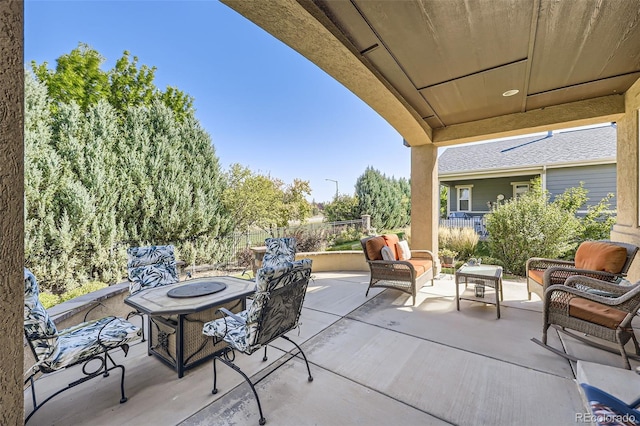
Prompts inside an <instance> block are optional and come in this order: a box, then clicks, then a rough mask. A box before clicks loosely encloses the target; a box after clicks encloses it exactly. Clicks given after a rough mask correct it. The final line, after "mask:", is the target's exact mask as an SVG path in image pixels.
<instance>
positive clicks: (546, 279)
mask: <svg viewBox="0 0 640 426" xmlns="http://www.w3.org/2000/svg"><path fill="white" fill-rule="evenodd" d="M598 244H600V245H604V246H605V247H606V246H617V247H622V248H624V249H625V250H626V257H625V258H624V259H623V262H624V263H623V264H622V262H620V263H619V265H618V267H614V269H611V268H609V269H610V271H606V270H605V271H603V270H593V269H587V268H583V267H581V266H582V265H583V264H585V262H581V261H580V260H581V259H580V258H579V254H580V253H581V249H582V251H583V252H585V250H584V249H585V248H588V246H594V245H598ZM637 252H638V247H637V246H635V245H633V244H627V243H621V242H618V241H609V240H601V241H585V242H583V243H582V244H581V245H580V247H579V248H578V251H577V252H576V259H577V261H578V263H577V265H576V261H570V260H560V259H544V258H540V257H532V258H531V259H529V260H528V261H527V264H526V271H527V293H528V296H529V300H531V293H535V294H537V295H538V296H539V297H540V299H543V298H544V291H545V289H546V288H548V287H549V286H551V285H554V284H562V283H564V282H565V280H566V279H567V278H568V277H570V276H573V275H584V276H588V277H592V278H595V279H598V280H602V281H608V282H618V281H620V280H621V279H622V278H624V277H625V276H626V275H627V271H628V270H629V267H630V266H631V263H632V262H633V259H634V258H635V256H636V253H637ZM601 260H602V262H606V261H607V259H601ZM587 264H588V263H587ZM620 265H621V266H620ZM618 268H620V269H618Z"/></svg>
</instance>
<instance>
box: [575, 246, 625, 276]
mask: <svg viewBox="0 0 640 426" xmlns="http://www.w3.org/2000/svg"><path fill="white" fill-rule="evenodd" d="M626 261H627V249H625V248H624V247H621V246H617V245H615V244H609V243H605V242H602V241H585V242H584V243H582V244H580V247H578V251H576V260H575V263H576V268H578V269H589V270H591V271H606V272H610V273H612V274H618V273H620V271H622V268H623V267H624V264H625V262H626Z"/></svg>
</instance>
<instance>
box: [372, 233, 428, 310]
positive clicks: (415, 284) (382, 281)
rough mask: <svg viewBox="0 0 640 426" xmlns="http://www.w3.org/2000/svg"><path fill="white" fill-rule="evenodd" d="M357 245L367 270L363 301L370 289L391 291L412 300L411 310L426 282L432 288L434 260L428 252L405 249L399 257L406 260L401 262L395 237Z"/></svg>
mask: <svg viewBox="0 0 640 426" xmlns="http://www.w3.org/2000/svg"><path fill="white" fill-rule="evenodd" d="M360 244H361V245H362V250H363V251H364V256H365V258H366V260H367V263H368V264H369V269H370V270H371V280H370V281H369V287H368V288H367V292H366V294H365V297H366V296H368V295H369V290H371V288H373V287H386V288H394V289H396V290H400V291H403V292H405V293H409V294H410V295H411V296H413V305H414V306H415V304H416V294H417V293H418V290H419V289H420V288H421V287H422V286H423V285H425V284H426V283H427V282H429V281H431V285H433V279H434V265H433V259H434V256H433V253H431V252H430V251H429V250H406V249H405V250H404V252H403V255H404V256H403V257H404V258H406V260H401V259H400V257H401V256H400V254H399V253H400V252H401V250H399V249H398V247H399V246H400V239H399V238H398V236H397V235H395V234H387V235H383V236H378V237H367V238H363V239H362V240H360ZM406 247H407V248H408V244H407V245H406ZM383 249H384V251H386V252H387V253H388V254H387V255H386V256H387V257H388V260H385V259H384V258H383V253H382V252H383Z"/></svg>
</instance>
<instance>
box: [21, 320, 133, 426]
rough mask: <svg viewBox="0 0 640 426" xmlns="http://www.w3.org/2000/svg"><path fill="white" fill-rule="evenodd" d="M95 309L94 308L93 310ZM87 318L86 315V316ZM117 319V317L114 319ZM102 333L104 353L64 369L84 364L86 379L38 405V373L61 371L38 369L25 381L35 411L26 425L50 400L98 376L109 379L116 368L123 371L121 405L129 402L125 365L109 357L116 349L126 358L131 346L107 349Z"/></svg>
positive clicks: (81, 379) (30, 345)
mask: <svg viewBox="0 0 640 426" xmlns="http://www.w3.org/2000/svg"><path fill="white" fill-rule="evenodd" d="M92 309H93V308H92ZM85 318H86V315H85ZM114 319H115V317H114ZM106 326H107V324H105V325H103V326H102V328H101V330H102V329H104V328H105V327H106ZM25 339H26V340H27V342H28V343H29V347H30V348H31V352H32V353H33V356H34V357H35V359H38V356H37V354H36V351H35V348H34V347H33V345H32V343H31V341H30V340H29V339H28V338H27V335H26V333H25ZM99 340H100V332H99V333H98V343H99V344H100V345H101V346H102V347H103V348H104V349H105V350H104V352H101V353H99V354H96V355H93V356H91V357H89V358H87V359H82V360H79V361H78V362H76V363H73V364H69V365H67V366H66V367H64V368H65V369H67V368H70V367H73V366H76V365H80V364H82V374H84V377H82V378H80V379H78V380H75V381H73V382H71V383H69V384H67V386H66V387H64V388H62V389H60V390H58V391H57V392H55V393H54V394H52V395H50V396H48V397H47V398H46V399H45V400H44V401H42V402H41V403H39V404H38V401H37V397H36V390H35V380H34V377H35V376H36V375H37V374H38V373H43V374H49V373H53V372H55V371H59V370H49V369H46V368H42V367H41V366H40V367H39V368H38V370H36V371H34V372H33V373H32V374H31V375H30V376H29V377H28V378H27V379H26V380H25V381H24V384H25V385H26V384H27V382H29V384H30V386H31V400H32V401H33V410H32V411H31V412H30V413H29V414H28V415H27V417H26V418H25V420H24V423H25V424H26V423H27V422H28V421H29V420H30V419H31V417H32V416H33V415H34V414H35V413H36V412H37V411H38V410H39V409H40V408H42V406H43V405H45V404H46V403H47V402H49V401H50V400H52V399H53V398H54V397H56V396H58V395H59V394H61V393H62V392H64V391H66V390H69V389H71V388H73V387H75V386H78V385H80V384H82V383H84V382H86V381H88V380H91V379H94V378H96V377H98V376H102V377H108V376H109V372H110V371H111V370H115V369H116V368H119V369H120V370H121V377H120V394H121V397H120V404H124V403H125V402H127V399H128V398H127V397H126V396H125V393H124V374H125V368H124V365H122V364H116V362H115V361H114V360H113V358H112V357H111V355H109V351H111V350H114V349H118V348H120V349H122V350H123V351H124V354H125V356H127V354H128V353H129V345H128V344H127V343H125V344H122V345H120V346H118V347H117V348H111V349H107V348H106V347H105V346H104V345H102V343H100V341H99ZM96 360H97V361H99V362H100V365H99V366H98V367H97V368H96V369H95V370H89V369H88V367H89V363H90V362H92V361H96ZM108 361H111V366H109V363H108Z"/></svg>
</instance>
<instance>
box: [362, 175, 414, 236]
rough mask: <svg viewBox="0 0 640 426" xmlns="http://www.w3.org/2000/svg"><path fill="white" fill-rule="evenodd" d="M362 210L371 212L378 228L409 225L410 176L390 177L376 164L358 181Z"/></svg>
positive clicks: (374, 224) (366, 212) (373, 221)
mask: <svg viewBox="0 0 640 426" xmlns="http://www.w3.org/2000/svg"><path fill="white" fill-rule="evenodd" d="M356 197H357V198H358V205H359V210H360V213H361V214H369V215H371V225H372V226H374V227H375V228H377V229H393V228H399V227H402V226H405V225H407V224H408V223H409V222H410V219H411V186H410V184H409V181H407V180H406V179H395V178H393V177H391V178H389V177H387V176H385V175H384V174H382V173H380V172H379V171H377V170H375V169H373V168H372V167H367V169H366V170H365V172H364V174H363V175H362V176H360V177H359V178H358V180H357V181H356Z"/></svg>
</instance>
